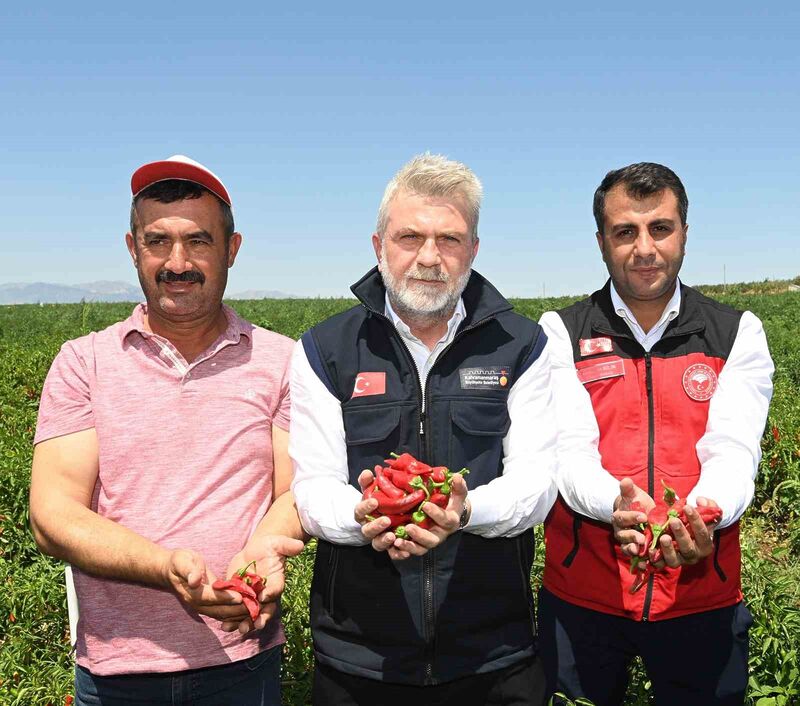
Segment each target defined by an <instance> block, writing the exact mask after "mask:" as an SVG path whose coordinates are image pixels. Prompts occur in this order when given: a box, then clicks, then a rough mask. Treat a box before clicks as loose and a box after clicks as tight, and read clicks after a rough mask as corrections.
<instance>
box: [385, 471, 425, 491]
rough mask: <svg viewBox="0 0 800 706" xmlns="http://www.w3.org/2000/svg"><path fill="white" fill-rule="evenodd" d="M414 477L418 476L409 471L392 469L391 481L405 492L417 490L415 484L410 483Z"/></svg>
mask: <svg viewBox="0 0 800 706" xmlns="http://www.w3.org/2000/svg"><path fill="white" fill-rule="evenodd" d="M415 478H420V476H418V475H414V474H413V473H409V472H408V471H392V482H393V483H394V484H395V485H396V486H397V487H398V488H402V489H403V490H405V491H406V492H407V493H413V492H414V491H415V490H418V488H417V487H416V486H414V485H412V483H413V481H414V479H415Z"/></svg>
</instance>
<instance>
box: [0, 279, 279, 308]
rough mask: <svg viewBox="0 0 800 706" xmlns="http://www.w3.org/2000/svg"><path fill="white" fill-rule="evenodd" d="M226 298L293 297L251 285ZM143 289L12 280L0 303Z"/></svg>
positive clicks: (111, 298)
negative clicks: (248, 288) (254, 287)
mask: <svg viewBox="0 0 800 706" xmlns="http://www.w3.org/2000/svg"><path fill="white" fill-rule="evenodd" d="M225 298H226V299H292V298H294V296H293V295H292V294H286V293H285V292H279V291H275V290H256V289H250V290H247V291H244V292H236V293H232V294H228V295H226V296H225ZM143 299H144V297H143V295H142V290H141V289H140V288H139V287H138V285H133V284H129V283H128V282H107V281H101V282H86V283H85V284H72V285H70V284H53V283H52V282H11V283H9V284H0V304H39V303H42V304H70V303H75V302H80V301H86V302H139V301H143Z"/></svg>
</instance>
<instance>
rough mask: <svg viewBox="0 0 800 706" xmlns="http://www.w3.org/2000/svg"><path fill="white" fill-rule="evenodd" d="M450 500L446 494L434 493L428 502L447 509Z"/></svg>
mask: <svg viewBox="0 0 800 706" xmlns="http://www.w3.org/2000/svg"><path fill="white" fill-rule="evenodd" d="M449 499H450V498H449V497H448V496H447V495H445V494H444V493H440V492H438V491H437V492H434V493H431V497H430V498H428V502H431V503H433V504H434V505H436V506H437V507H441V508H445V507H447V502H448V500H449Z"/></svg>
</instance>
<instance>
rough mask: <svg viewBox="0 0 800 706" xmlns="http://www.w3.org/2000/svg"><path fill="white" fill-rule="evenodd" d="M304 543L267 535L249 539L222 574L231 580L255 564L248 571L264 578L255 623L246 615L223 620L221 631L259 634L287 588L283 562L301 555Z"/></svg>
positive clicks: (280, 536) (281, 536) (276, 610)
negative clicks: (254, 632)
mask: <svg viewBox="0 0 800 706" xmlns="http://www.w3.org/2000/svg"><path fill="white" fill-rule="evenodd" d="M303 546H304V545H303V542H301V541H300V540H299V539H292V538H290V537H284V536H283V535H266V536H263V537H258V538H254V539H251V540H250V541H249V542H248V543H247V544H246V545H245V548H244V549H243V550H242V551H240V552H239V553H238V554H237V555H236V556H234V557H233V559H231V561H230V564H228V569H227V571H226V572H225V575H226V576H227V577H230V576H233V575H234V574H235V573H236V572H237V571H239V570H240V569H243V568H244V567H245V566H247V565H248V564H250V563H251V562H255V564H254V565H253V566H251V567H250V569H248V571H252V572H253V573H255V574H259V575H260V576H262V577H263V578H264V590H263V591H261V593H260V594H259V595H258V600H259V603H261V610H260V612H259V614H258V617H257V618H256V619H255V620H251V619H250V616H249V615H245V617H244V618H243V619H239V620H225V621H223V624H222V629H223V630H225V632H233V631H234V630H236V629H238V630H239V632H240V633H242V634H243V635H244V634H246V633H247V632H249V631H250V630H261V629H262V628H263V627H264V626H265V625H266V624H267V622H269V620H271V619H272V618H273V617H274V616H275V614H276V613H277V612H278V604H279V603H278V602H279V601H280V597H281V594H282V593H283V589H284V588H285V587H286V576H285V572H284V568H285V566H286V558H287V557H290V556H297V555H298V554H300V552H302V551H303Z"/></svg>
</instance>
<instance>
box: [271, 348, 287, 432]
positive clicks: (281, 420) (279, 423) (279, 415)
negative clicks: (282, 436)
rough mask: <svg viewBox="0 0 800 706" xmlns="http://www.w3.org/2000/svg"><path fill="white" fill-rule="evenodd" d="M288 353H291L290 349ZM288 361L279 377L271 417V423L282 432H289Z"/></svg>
mask: <svg viewBox="0 0 800 706" xmlns="http://www.w3.org/2000/svg"><path fill="white" fill-rule="evenodd" d="M289 352H290V353H291V349H290V351H289ZM290 360H291V359H290V358H287V359H286V365H285V366H284V370H283V376H282V377H281V386H280V390H279V391H278V404H277V406H276V408H275V412H274V413H273V415H272V423H273V424H274V425H275V426H276V427H279V428H280V429H283V430H284V431H289V409H290V407H291V396H290V393H289V373H290V369H291V363H290Z"/></svg>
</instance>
